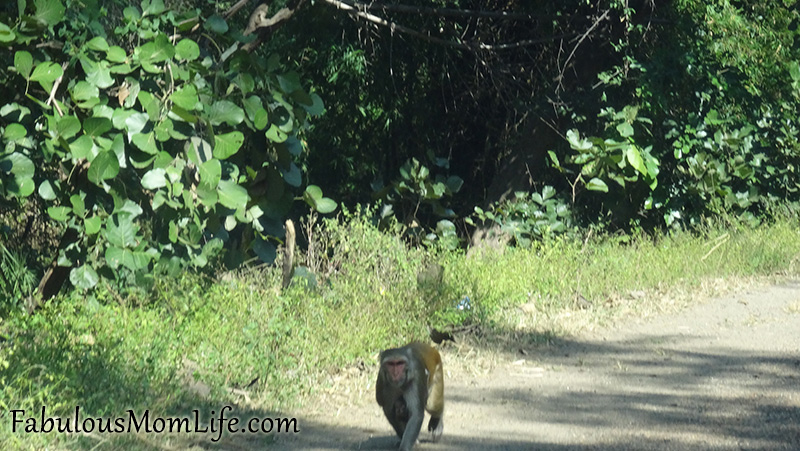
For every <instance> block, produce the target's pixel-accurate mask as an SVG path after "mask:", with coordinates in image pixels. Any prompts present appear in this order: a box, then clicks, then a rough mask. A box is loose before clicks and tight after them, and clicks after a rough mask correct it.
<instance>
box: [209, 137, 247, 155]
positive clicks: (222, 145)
mask: <svg viewBox="0 0 800 451" xmlns="http://www.w3.org/2000/svg"><path fill="white" fill-rule="evenodd" d="M243 142H244V134H242V132H230V133H225V134H224V135H217V136H215V137H214V157H215V158H218V159H220V160H225V159H227V158H228V157H230V156H231V155H234V154H236V152H238V151H239V148H240V147H242V143H243Z"/></svg>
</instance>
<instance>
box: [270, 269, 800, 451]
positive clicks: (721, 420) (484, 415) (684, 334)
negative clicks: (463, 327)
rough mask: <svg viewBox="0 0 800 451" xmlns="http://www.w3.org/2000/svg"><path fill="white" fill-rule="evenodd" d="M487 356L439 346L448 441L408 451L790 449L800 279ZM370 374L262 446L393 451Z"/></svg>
mask: <svg viewBox="0 0 800 451" xmlns="http://www.w3.org/2000/svg"><path fill="white" fill-rule="evenodd" d="M485 352H490V351H486V350H485V349H481V348H477V347H470V346H468V345H458V346H450V347H445V348H444V349H443V350H442V354H443V358H444V359H445V365H446V366H445V368H446V369H447V367H448V360H451V361H452V362H453V364H452V365H450V367H451V369H449V370H447V371H446V375H445V379H446V387H445V398H446V401H447V406H446V413H445V417H444V421H445V423H444V436H443V437H442V440H441V441H439V442H438V443H432V442H430V436H429V435H428V434H427V433H426V432H425V431H423V433H422V434H420V443H419V444H418V445H417V446H416V447H415V449H418V450H431V451H434V450H436V451H444V450H448V451H449V450H466V449H476V450H559V451H560V450H639V449H641V450H687V449H702V450H741V449H747V450H783V449H785V450H790V449H791V450H797V449H800V282H784V283H782V284H779V285H773V286H769V287H760V288H757V289H754V288H751V289H750V290H749V291H747V292H741V293H738V294H732V295H726V296H724V297H720V298H716V299H712V300H707V301H705V302H701V303H699V304H695V305H692V306H690V307H688V308H686V309H684V310H683V311H681V312H677V313H671V314H662V315H659V316H656V317H651V318H648V319H646V320H641V319H640V320H631V321H628V322H625V323H622V324H618V325H617V326H616V327H614V328H609V329H604V330H600V331H594V332H591V333H584V334H582V335H578V336H573V337H570V338H568V339H556V340H551V341H550V342H549V343H548V344H546V345H541V346H528V347H527V348H525V349H524V350H521V349H519V348H518V347H515V349H509V350H507V352H506V353H500V354H496V355H494V356H492V357H491V358H487V357H486V356H483V355H481V354H482V353H485ZM373 369H374V365H372V366H369V367H368V369H367V370H366V371H362V372H359V373H358V374H350V375H348V374H344V375H341V378H342V381H339V382H337V381H336V380H332V382H331V387H329V388H328V389H327V390H324V391H323V392H322V393H321V394H320V396H319V399H317V400H316V401H315V402H313V403H312V405H311V406H310V407H307V408H306V409H305V410H304V411H303V412H298V414H297V418H298V422H299V426H300V433H299V434H297V435H281V436H279V437H278V440H277V443H276V444H275V445H274V446H273V447H270V449H279V450H283V449H287V450H288V449H303V450H339V449H342V450H345V449H348V450H349V449H360V450H368V449H385V450H389V449H396V446H397V444H398V439H397V438H396V437H395V436H394V434H393V431H392V429H391V427H390V426H389V423H388V422H387V421H386V419H385V418H383V414H382V411H381V410H380V408H379V407H378V406H377V404H376V403H375V398H374V387H373V385H372V384H373V380H374V375H373V374H369V373H370V372H372V370H373ZM347 381H349V382H347ZM350 382H352V383H350ZM342 391H345V392H346V393H341V392H342ZM426 421H427V419H426ZM426 424H427V423H426Z"/></svg>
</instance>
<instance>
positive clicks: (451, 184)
mask: <svg viewBox="0 0 800 451" xmlns="http://www.w3.org/2000/svg"><path fill="white" fill-rule="evenodd" d="M446 183H447V188H448V189H449V190H450V192H451V193H457V192H458V191H459V190H460V189H461V187H462V186H464V179H462V178H461V177H459V176H457V175H451V176H450V177H447V182H446Z"/></svg>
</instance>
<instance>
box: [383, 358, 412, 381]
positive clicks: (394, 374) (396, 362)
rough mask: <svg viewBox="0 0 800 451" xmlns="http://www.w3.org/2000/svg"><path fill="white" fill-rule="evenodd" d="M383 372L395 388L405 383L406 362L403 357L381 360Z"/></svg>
mask: <svg viewBox="0 0 800 451" xmlns="http://www.w3.org/2000/svg"><path fill="white" fill-rule="evenodd" d="M382 366H383V371H384V374H386V376H387V377H388V379H389V382H390V383H391V384H392V385H395V386H397V387H399V386H402V385H403V384H405V383H406V379H407V378H408V376H407V373H408V360H407V359H406V358H404V357H390V358H386V359H384V360H383V364H382Z"/></svg>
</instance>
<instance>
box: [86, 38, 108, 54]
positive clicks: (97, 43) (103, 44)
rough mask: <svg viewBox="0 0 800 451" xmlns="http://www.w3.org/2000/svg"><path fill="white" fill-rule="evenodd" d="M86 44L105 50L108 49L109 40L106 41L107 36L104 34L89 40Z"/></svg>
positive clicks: (101, 50)
mask: <svg viewBox="0 0 800 451" xmlns="http://www.w3.org/2000/svg"><path fill="white" fill-rule="evenodd" d="M86 46H87V47H89V48H90V49H92V50H97V51H98V52H105V51H107V50H108V41H106V38H104V37H102V36H97V37H94V38H92V39H91V40H90V41H89V42H87V43H86Z"/></svg>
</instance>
